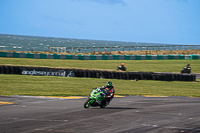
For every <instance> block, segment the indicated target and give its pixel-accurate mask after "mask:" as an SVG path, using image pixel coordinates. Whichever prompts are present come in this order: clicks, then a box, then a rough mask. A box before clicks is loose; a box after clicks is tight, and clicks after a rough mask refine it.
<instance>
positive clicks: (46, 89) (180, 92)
mask: <svg viewBox="0 0 200 133" xmlns="http://www.w3.org/2000/svg"><path fill="white" fill-rule="evenodd" d="M122 62H124V63H125V66H126V67H127V69H128V71H148V72H178V73H179V72H180V70H181V69H182V68H183V67H184V66H185V65H187V64H188V63H189V64H190V65H191V68H192V73H200V69H199V68H200V60H60V59H27V58H0V64H1V65H8V64H10V65H29V66H48V67H72V68H88V69H110V70H116V67H117V66H119V65H120V64H121V63H122ZM109 80H111V79H95V78H94V79H91V78H68V77H55V76H25V75H5V74H0V95H37V96H70V95H76V96H77V95H89V93H90V92H91V90H92V88H95V87H100V86H103V85H105V83H106V82H107V81H109ZM111 81H112V82H113V84H114V86H115V90H116V94H119V95H160V96H193V97H200V88H199V86H200V82H199V81H200V80H197V81H198V82H181V81H173V82H169V81H151V80H140V81H138V82H136V81H131V80H117V79H112V80H111Z"/></svg>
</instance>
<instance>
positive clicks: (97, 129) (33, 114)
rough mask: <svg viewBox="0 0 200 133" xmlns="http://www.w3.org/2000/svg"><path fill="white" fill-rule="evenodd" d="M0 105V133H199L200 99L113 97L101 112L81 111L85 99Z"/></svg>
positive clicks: (35, 99) (6, 99) (27, 99)
mask: <svg viewBox="0 0 200 133" xmlns="http://www.w3.org/2000/svg"><path fill="white" fill-rule="evenodd" d="M0 101H2V103H4V102H6V103H4V104H2V105H0V133H68V132H70V133H115V132H120V133H200V98H190V97H142V96H126V97H116V98H114V99H113V101H111V103H110V105H109V106H107V107H106V108H104V109H101V108H99V107H93V108H92V107H91V108H89V109H85V108H83V104H84V102H85V101H86V98H85V97H80V98H79V97H78V99H70V98H67V99H62V98H50V97H45V98H44V97H21V96H10V97H7V96H0ZM9 102H10V104H9Z"/></svg>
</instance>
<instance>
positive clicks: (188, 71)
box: [181, 64, 191, 73]
mask: <svg viewBox="0 0 200 133" xmlns="http://www.w3.org/2000/svg"><path fill="white" fill-rule="evenodd" d="M181 73H191V67H190V64H187V65H186V66H185V67H184V68H183V70H182V71H181Z"/></svg>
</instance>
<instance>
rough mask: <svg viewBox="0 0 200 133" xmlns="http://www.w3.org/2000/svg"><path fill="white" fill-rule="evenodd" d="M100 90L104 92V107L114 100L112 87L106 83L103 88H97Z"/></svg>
mask: <svg viewBox="0 0 200 133" xmlns="http://www.w3.org/2000/svg"><path fill="white" fill-rule="evenodd" d="M99 89H100V90H103V91H104V92H105V94H106V95H105V96H104V99H105V101H106V105H108V104H109V103H110V101H111V100H112V99H113V98H114V93H115V90H114V86H113V85H112V82H111V81H109V82H107V83H106V85H105V86H102V87H99Z"/></svg>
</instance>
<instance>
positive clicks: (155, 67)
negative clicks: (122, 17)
mask: <svg viewBox="0 0 200 133" xmlns="http://www.w3.org/2000/svg"><path fill="white" fill-rule="evenodd" d="M122 62H124V63H125V66H126V67H127V71H146V72H177V73H180V71H181V70H182V68H183V67H185V66H186V65H187V64H190V65H191V68H192V73H200V69H199V68H200V60H61V59H28V58H2V57H1V58H0V64H2V65H8V64H11V65H30V66H49V67H73V68H87V69H110V70H116V67H117V66H119V65H120V64H121V63H122Z"/></svg>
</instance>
